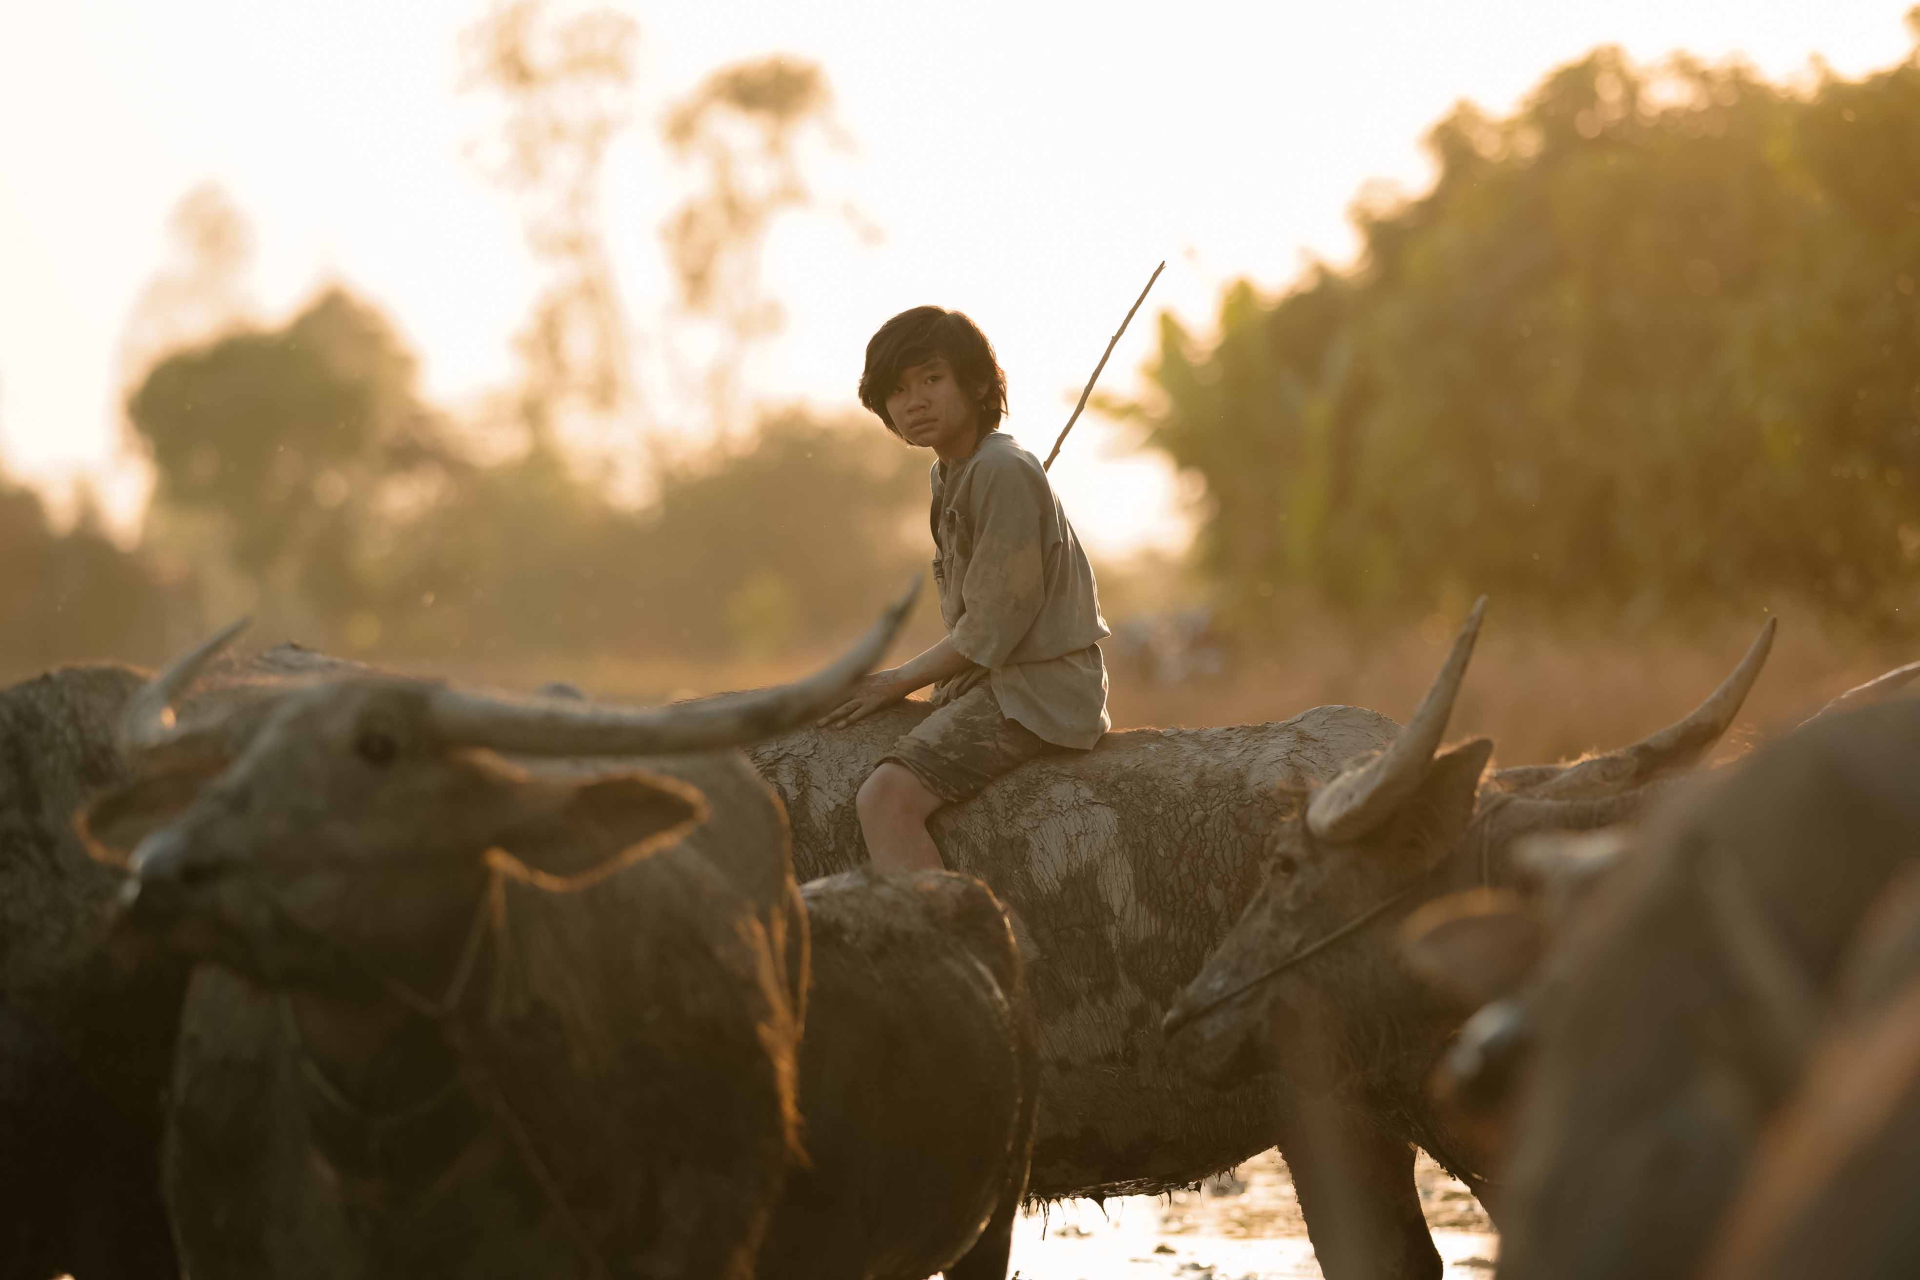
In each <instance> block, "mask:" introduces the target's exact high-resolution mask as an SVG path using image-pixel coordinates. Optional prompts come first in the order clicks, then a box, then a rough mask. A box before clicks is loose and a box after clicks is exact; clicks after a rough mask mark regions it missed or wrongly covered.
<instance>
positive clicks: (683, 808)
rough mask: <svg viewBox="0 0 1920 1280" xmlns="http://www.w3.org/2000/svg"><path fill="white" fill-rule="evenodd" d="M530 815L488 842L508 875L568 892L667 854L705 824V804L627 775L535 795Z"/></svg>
mask: <svg viewBox="0 0 1920 1280" xmlns="http://www.w3.org/2000/svg"><path fill="white" fill-rule="evenodd" d="M529 808H530V809H532V810H533V811H532V812H529V813H527V814H525V815H524V816H523V817H522V818H520V819H519V820H517V821H515V822H514V823H513V824H512V825H511V826H510V827H509V828H508V829H507V830H505V831H503V832H501V833H500V835H499V837H498V838H497V839H496V840H495V842H494V843H495V844H496V845H497V846H498V849H497V853H499V854H504V855H505V857H504V860H502V861H500V862H499V864H498V865H501V866H502V867H503V869H505V870H506V871H507V872H508V874H510V875H515V876H518V877H520V878H522V879H526V880H531V881H534V882H535V883H539V884H541V885H543V886H545V887H547V888H553V889H574V888H581V887H584V886H585V885H587V884H591V883H592V882H594V881H596V880H599V879H601V878H602V877H604V876H608V875H612V874H613V873H614V872H615V871H618V870H619V869H620V868H622V867H625V866H628V865H630V864H632V863H634V862H638V861H639V860H640V859H642V858H645V857H649V856H651V855H652V854H655V853H658V852H660V851H661V850H662V849H667V848H671V847H672V846H673V845H675V844H678V843H679V842H680V839H681V837H683V836H685V835H686V833H687V832H688V831H690V830H691V829H693V827H695V826H697V825H698V824H699V823H702V822H704V821H706V818H707V799H706V797H705V796H703V795H702V794H701V793H700V791H699V789H698V788H696V787H692V786H689V785H688V784H687V783H684V782H682V781H680V780H679V779H678V778H669V777H666V776H664V775H661V774H655V773H644V772H638V771H636V772H633V773H620V774H614V775H612V776H609V777H601V778H595V779H592V780H590V781H587V782H581V783H574V784H570V785H569V784H563V785H562V786H561V787H559V788H558V789H557V790H546V789H545V788H542V789H541V795H540V797H539V803H537V804H532V805H530V806H529Z"/></svg>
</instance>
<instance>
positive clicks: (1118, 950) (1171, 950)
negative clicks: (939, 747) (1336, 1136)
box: [747, 703, 1424, 1196]
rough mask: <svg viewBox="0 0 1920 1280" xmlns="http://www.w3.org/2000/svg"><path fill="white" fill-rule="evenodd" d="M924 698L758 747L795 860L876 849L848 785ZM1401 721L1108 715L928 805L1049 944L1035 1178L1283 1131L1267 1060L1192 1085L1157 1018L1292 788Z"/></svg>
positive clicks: (1070, 1181)
mask: <svg viewBox="0 0 1920 1280" xmlns="http://www.w3.org/2000/svg"><path fill="white" fill-rule="evenodd" d="M927 711H928V707H927V706H926V704H924V703H908V704H907V705H905V706H900V707H893V708H888V709H887V710H884V711H882V712H880V713H878V714H876V715H873V716H870V717H868V718H867V719H866V720H863V721H861V722H859V723H858V724H855V725H853V726H852V727H850V728H847V729H842V730H807V731H802V732H799V733H794V734H789V735H787V736H786V737H783V738H778V739H775V740H773V741H771V742H768V743H764V744H761V745H759V746H756V747H752V748H749V749H748V753H747V754H748V756H749V758H750V759H752V761H753V762H754V764H755V766H756V767H757V768H759V770H760V771H761V773H762V774H763V775H765V777H766V778H767V779H768V781H770V782H771V783H772V784H773V786H774V789H775V790H776V791H778V792H779V793H780V796H781V798H782V799H783V800H785V801H786V804H787V811H788V814H789V816H790V818H791V820H792V823H793V833H794V841H793V847H794V869H795V871H796V873H797V874H798V875H799V876H800V878H801V879H802V880H803V881H804V880H808V879H811V878H814V877H818V876H823V875H829V874H832V873H834V872H838V871H845V870H848V869H851V868H854V867H858V866H862V865H864V864H865V863H866V861H867V855H866V849H865V846H864V844H863V843H862V841H861V837H860V826H859V817H858V815H857V813H856V812H855V810H854V795H855V792H857V791H858V790H859V787H860V783H861V782H862V781H863V780H864V779H865V778H866V776H867V774H869V773H870V772H872V770H873V767H874V765H875V764H877V763H878V762H879V760H880V757H881V756H882V755H883V754H885V752H886V750H887V748H888V746H889V745H890V744H891V743H892V741H893V739H894V738H896V737H898V736H899V735H900V734H902V733H904V732H905V731H906V730H908V729H910V728H912V727H913V725H914V724H915V723H917V722H918V720H919V718H920V717H922V716H924V715H926V714H927ZM1397 731H1398V726H1396V725H1395V724H1394V722H1393V721H1392V720H1390V719H1388V718H1387V717H1386V716H1383V715H1381V714H1379V713H1378V712H1374V711H1367V710H1364V709H1362V708H1359V707H1316V708H1314V709H1313V710H1311V711H1307V712H1303V713H1302V714H1300V715H1298V716H1295V717H1294V718H1293V719H1292V720H1289V721H1286V722H1285V723H1282V724H1262V725H1244V726H1237V727H1232V728H1218V729H1188V730H1158V729H1138V730H1131V731H1128V732H1124V733H1110V734H1108V735H1107V736H1106V737H1105V738H1104V739H1103V740H1102V741H1101V743H1100V745H1099V746H1098V747H1096V748H1095V749H1094V750H1092V751H1088V752H1072V753H1063V754H1060V755H1049V756H1044V757H1042V758H1040V759H1038V760H1034V761H1031V762H1030V763H1028V764H1026V765H1023V766H1022V767H1021V768H1020V769H1018V770H1016V771H1015V772H1014V773H1012V774H1010V775H1008V776H1007V777H1004V778H1001V779H999V780H998V781H996V782H995V783H994V784H993V785H992V786H990V787H988V788H987V789H986V790H985V791H984V792H982V793H981V794H980V795H979V796H977V797H975V798H974V799H973V800H970V801H968V802H967V803H966V804H964V805H954V806H950V807H949V808H947V809H943V810H942V811H940V812H939V813H937V814H935V815H934V818H933V821H932V822H931V824H930V829H931V831H932V833H933V838H934V841H935V843H936V844H937V845H938V847H939V849H940V852H941V856H942V857H943V858H944V860H945V862H946V865H947V867H948V868H949V869H950V870H953V871H958V872H963V873H965V874H967V875H972V876H978V877H979V878H980V879H982V880H984V881H986V883H987V884H988V885H989V886H990V887H991V888H992V889H993V891H994V893H995V894H997V895H998V896H999V897H1000V899H1001V900H1002V901H1003V902H1005V903H1007V904H1008V905H1009V906H1010V907H1011V908H1012V909H1013V910H1015V911H1017V912H1018V913H1019V914H1020V917H1021V919H1022V920H1023V921H1024V922H1025V924H1026V926H1027V928H1028V930H1029V932H1030V933H1031V934H1032V936H1033V938H1034V940H1035V941H1036V943H1037V944H1038V946H1039V950H1040V953H1041V959H1040V960H1039V961H1038V962H1037V963H1036V964H1034V965H1032V966H1030V969H1029V978H1028V980H1029V985H1030V987H1031V989H1032V992H1033V1000H1034V1006H1035V1009H1036V1012H1037V1016H1038V1018H1039V1022H1040V1078H1041V1085H1040V1099H1041V1100H1040V1118H1039V1133H1038V1136H1037V1137H1036V1139H1035V1142H1034V1153H1033V1171H1032V1181H1031V1193H1032V1194H1033V1195H1036V1196H1064V1195H1091V1194H1114V1195H1124V1194H1132V1193H1147V1192H1159V1191H1166V1190H1171V1189H1174V1188H1176V1187H1182V1186H1188V1185H1191V1184H1192V1183H1194V1182H1196V1181H1198V1180H1200V1179H1202V1178H1205V1177H1207V1176H1209V1175H1211V1174H1213V1173H1217V1172H1219V1171H1220V1170H1222V1169H1227V1168H1231V1167H1233V1166H1234V1165H1236V1164H1238V1163H1240V1162H1241V1161H1243V1160H1246V1159H1248V1158H1250V1157H1252V1156H1254V1155H1257V1154H1259V1152H1261V1151H1263V1150H1265V1149H1266V1148H1268V1147H1271V1146H1273V1145H1274V1143H1275V1141H1276V1140H1277V1138H1278V1136H1279V1132H1280V1127H1281V1126H1280V1123H1279V1120H1278V1118H1277V1116H1276V1105H1277V1103H1276V1092H1275V1089H1274V1084H1273V1081H1272V1080H1271V1079H1260V1080H1253V1081H1248V1082H1245V1083H1243V1084H1240V1085H1238V1086H1236V1087H1234V1088H1230V1089H1220V1090H1214V1089H1208V1088H1204V1087H1196V1086H1195V1084H1194V1081H1193V1079H1192V1076H1191V1075H1190V1073H1189V1072H1188V1070H1187V1067H1186V1064H1185V1063H1184V1062H1183V1061H1182V1060H1181V1059H1180V1058H1179V1056H1178V1055H1177V1054H1175V1053H1174V1052H1172V1051H1171V1049H1170V1047H1169V1045H1168V1044H1167V1042H1166V1040H1165V1038H1164V1037H1163V1036H1162V1035H1161V1034H1160V1018H1161V1015H1162V1014H1163V1013H1164V1012H1165V1011H1166V1009H1167V1007H1168V1006H1169V1005H1170V1004H1172V1003H1173V1000H1174V997H1175V996H1176V995H1177V994H1178V993H1179V991H1180V989H1181V988H1182V987H1183V986H1184V985H1185V984H1186V982H1187V981H1188V980H1189V979H1191V978H1192V977H1193V975H1194V974H1195V973H1197V972H1198V971H1199V970H1200V967H1201V965H1202V964H1203V963H1204V962H1205V960H1206V958H1207V954H1208V952H1209V951H1210V950H1211V949H1212V948H1213V947H1214V946H1215V945H1216V944H1217V943H1218V942H1219V941H1220V939H1221V938H1222V937H1224V936H1225V934H1226V932H1227V930H1228V928H1229V927H1230V926H1231V925H1232V924H1233V922H1234V920H1235V918H1236V917H1237V916H1238V915H1239V914H1240V911H1241V909H1242V908H1243V907H1244V906H1245V905H1246V903H1247V902H1248V901H1249V900H1250V899H1251V898H1252V897H1253V894H1254V891H1255V890H1256V888H1257V887H1258V886H1259V883H1260V880H1261V877H1262V875H1263V867H1264V858H1265V855H1266V846H1267V835H1268V833H1269V831H1270V830H1271V827H1272V824H1273V823H1274V822H1275V821H1276V819H1277V818H1278V817H1279V815H1280V814H1281V812H1282V811H1283V808H1284V803H1285V801H1284V797H1283V795H1282V794H1281V792H1282V789H1283V788H1286V787H1295V788H1298V787H1304V786H1306V785H1307V784H1308V783H1311V782H1314V781H1319V780H1324V779H1326V778H1330V777H1333V776H1334V775H1336V774H1337V773H1339V771H1340V767H1341V765H1342V764H1344V763H1345V762H1346V761H1348V760H1350V759H1353V758H1354V757H1356V756H1360V755H1363V754H1365V753H1367V752H1369V751H1372V750H1375V749H1377V748H1379V747H1380V746H1382V745H1384V744H1385V743H1386V742H1388V741H1390V740H1391V739H1392V738H1393V736H1394V734H1395V733H1396V732H1397ZM1390 1016H1391V1015H1390V1014H1389V1013H1388V1012H1387V1011H1380V1013H1379V1014H1378V1017H1381V1018H1387V1017H1390ZM1421 1069H1422V1070H1423V1069H1424V1067H1422V1068H1421ZM1407 1088H1408V1093H1407V1107H1406V1108H1396V1114H1394V1115H1382V1116H1381V1117H1380V1121H1381V1124H1382V1125H1383V1126H1386V1127H1399V1126H1400V1124H1401V1117H1402V1116H1404V1114H1406V1111H1407V1110H1408V1109H1417V1108H1419V1107H1422V1106H1424V1098H1423V1094H1422V1091H1421V1084H1420V1080H1419V1078H1418V1075H1417V1074H1415V1075H1413V1076H1412V1077H1411V1078H1410V1079H1409V1081H1408V1085H1407Z"/></svg>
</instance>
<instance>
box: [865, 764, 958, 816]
mask: <svg viewBox="0 0 1920 1280" xmlns="http://www.w3.org/2000/svg"><path fill="white" fill-rule="evenodd" d="M940 805H941V800H940V797H938V796H936V795H934V794H933V793H932V792H931V791H929V790H927V787H926V784H925V783H923V782H921V781H920V779H919V777H918V776H917V775H916V774H915V773H914V772H913V770H911V769H909V768H907V767H906V766H904V765H900V764H895V763H894V762H893V761H891V760H883V761H881V762H880V764H879V765H878V766H877V767H876V768H875V769H874V771H873V772H872V773H870V774H868V775H867V780H866V781H865V782H863V783H861V784H860V791H859V793H858V794H857V795H856V796H855V797H854V808H855V809H856V811H857V812H858V813H859V815H860V820H861V821H862V822H870V821H872V820H873V819H876V818H914V819H920V820H924V819H925V818H926V817H927V816H928V815H929V814H931V813H932V812H933V811H934V810H935V809H938V808H939V807H940Z"/></svg>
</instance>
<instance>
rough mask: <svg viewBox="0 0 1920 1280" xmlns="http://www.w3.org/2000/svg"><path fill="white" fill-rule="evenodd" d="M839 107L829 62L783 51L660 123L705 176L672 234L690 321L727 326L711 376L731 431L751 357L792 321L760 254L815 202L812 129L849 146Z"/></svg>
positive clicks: (718, 416) (733, 70)
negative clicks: (805, 153)
mask: <svg viewBox="0 0 1920 1280" xmlns="http://www.w3.org/2000/svg"><path fill="white" fill-rule="evenodd" d="M832 107H833V91H832V89H831V88H830V87H829V85H828V83H827V76H826V72H824V71H823V70H822V69H821V68H820V66H819V65H818V64H816V63H813V62H809V61H806V60H804V59H801V58H794V57H790V56H787V55H784V54H775V55H773V56H772V57H767V58H761V59H757V60H754V61H750V62H741V63H734V64H732V65H730V66H725V67H721V68H720V69H719V70H717V71H715V72H713V74H711V75H709V76H708V77H707V78H706V79H705V80H703V81H702V82H701V83H700V85H699V87H698V88H696V89H695V90H694V91H693V92H692V93H690V94H688V95H687V96H686V97H685V98H683V99H681V100H680V101H679V102H677V103H675V104H674V105H673V107H672V108H671V109H670V110H669V111H668V113H667V116H666V120H665V122H664V123H663V125H662V126H661V134H662V137H663V138H664V139H665V141H666V144H667V147H668V149H669V150H670V151H671V152H672V153H673V154H674V155H675V156H676V157H677V158H678V159H679V160H681V161H682V162H683V163H689V164H693V165H695V166H696V167H697V169H698V170H699V173H700V184H701V185H700V188H699V190H698V191H696V192H695V193H694V194H693V195H692V196H690V197H689V198H688V199H687V200H686V201H685V202H684V203H682V204H681V205H680V207H679V208H678V209H676V210H674V212H673V214H672V215H671V216H670V217H669V218H668V219H667V223H666V225H665V226H664V227H663V228H662V229H661V235H662V237H663V238H664V240H665V241H666V247H667V261H668V264H669V265H670V266H671V267H672V269H673V278H674V284H675V287H676V289H677V290H678V292H679V299H680V305H681V308H682V310H683V312H684V314H685V315H686V316H687V317H688V318H690V319H696V320H705V321H711V322H713V323H714V324H715V325H716V326H717V328H718V331H719V340H720V350H719V353H718V354H717V355H716V356H715V357H714V358H713V359H712V360H710V361H709V362H708V364H707V368H706V372H705V376H704V379H703V380H704V383H705V387H704V391H705V396H706V400H707V404H708V408H709V411H710V412H711V414H712V418H713V425H714V427H715V429H716V430H717V431H719V432H720V433H721V434H723V435H724V434H725V433H726V432H728V431H730V430H732V429H733V427H734V425H735V424H734V419H735V416H736V414H737V413H738V410H739V403H740V386H739V383H740V378H741V371H742V367H743V365H744V363H745V359H746V353H747V350H748V349H749V348H750V347H751V346H752V344H753V343H755V342H757V341H759V340H760V339H762V338H765V337H767V336H769V335H771V334H773V333H777V332H778V331H779V329H780V325H781V323H782V316H781V311H780V305H779V303H778V302H777V301H775V300H774V299H773V298H770V297H768V296H767V295H766V292H765V290H764V289H763V287H762V285H761V253H762V250H763V248H764V246H765V244H766V239H767V233H768V231H769V230H770V229H771V228H772V226H773V224H774V222H775V220H776V219H778V218H779V216H780V215H781V214H782V213H785V212H789V211H792V210H795V209H802V208H805V207H806V206H807V205H809V204H810V203H812V200H813V193H812V191H811V190H810V189H809V187H808V185H807V182H806V179H805V176H804V174H803V172H802V169H801V163H800V152H799V144H800V142H801V140H802V138H803V137H804V136H805V134H806V133H807V132H808V131H809V130H811V131H813V132H816V133H818V134H820V135H822V136H823V137H825V138H826V139H827V140H828V141H829V142H832V143H834V144H836V145H840V146H845V145H847V138H846V135H845V133H844V132H843V131H842V130H841V129H840V127H839V125H838V124H837V123H835V121H834V119H833V115H832Z"/></svg>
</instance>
